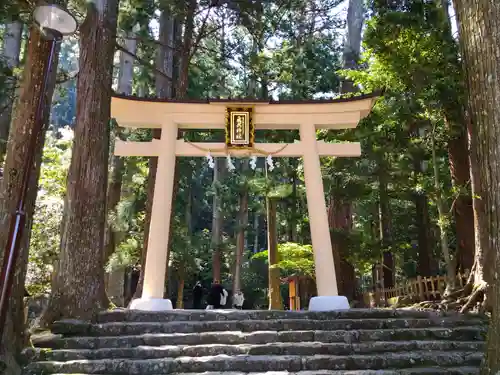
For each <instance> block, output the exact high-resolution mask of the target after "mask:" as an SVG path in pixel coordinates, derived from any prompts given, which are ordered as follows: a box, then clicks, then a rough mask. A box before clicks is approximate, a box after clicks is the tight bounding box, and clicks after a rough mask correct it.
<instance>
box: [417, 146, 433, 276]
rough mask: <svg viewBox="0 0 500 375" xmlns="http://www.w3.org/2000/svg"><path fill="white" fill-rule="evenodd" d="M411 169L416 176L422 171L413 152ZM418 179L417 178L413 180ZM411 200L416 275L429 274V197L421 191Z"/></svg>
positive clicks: (430, 265)
mask: <svg viewBox="0 0 500 375" xmlns="http://www.w3.org/2000/svg"><path fill="white" fill-rule="evenodd" d="M413 170H414V172H415V176H416V177H417V176H418V175H420V174H421V173H422V160H421V158H420V157H419V156H418V155H416V154H414V155H413ZM417 181H418V178H417V179H416V181H415V182H417ZM413 201H414V202H415V212H416V216H415V221H416V223H415V224H416V226H417V231H418V239H417V241H418V257H417V259H418V260H417V275H420V276H431V275H432V274H433V272H432V271H433V267H432V248H431V243H430V235H431V234H430V231H429V228H430V227H429V224H430V219H429V199H428V198H427V195H426V194H424V193H422V194H420V193H418V192H417V193H413Z"/></svg>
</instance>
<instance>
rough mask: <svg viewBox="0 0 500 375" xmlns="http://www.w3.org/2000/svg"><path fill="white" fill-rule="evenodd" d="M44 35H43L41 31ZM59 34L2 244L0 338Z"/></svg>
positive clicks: (53, 43)
mask: <svg viewBox="0 0 500 375" xmlns="http://www.w3.org/2000/svg"><path fill="white" fill-rule="evenodd" d="M42 38H43V35H42ZM59 40H60V38H57V37H54V38H52V39H50V40H48V43H49V46H50V53H49V57H48V59H47V61H46V64H45V70H44V72H43V78H42V86H41V87H40V94H39V97H38V104H37V109H36V113H35V120H34V123H33V131H32V132H31V138H30V142H29V145H28V150H27V155H26V159H25V163H24V173H23V177H22V185H21V186H22V187H21V191H20V194H19V200H18V203H17V206H16V212H15V213H14V214H13V215H12V218H11V220H10V230H9V237H8V238H9V239H8V242H7V245H6V246H5V251H4V257H3V264H2V273H1V277H0V280H1V282H2V284H1V285H0V289H1V290H0V293H1V294H0V341H1V339H2V337H3V332H4V328H5V319H6V316H7V309H8V305H9V297H10V295H11V292H12V285H13V281H14V276H15V269H16V267H15V266H16V262H17V258H18V256H19V247H20V244H21V238H22V236H23V232H24V225H25V222H26V212H25V211H24V206H25V202H26V195H27V193H28V187H29V182H30V178H31V172H32V169H33V163H34V159H35V152H36V146H37V142H38V136H39V135H40V133H41V131H42V130H43V128H44V126H45V124H44V121H43V120H44V119H43V115H44V102H45V100H44V99H45V95H46V90H47V86H48V83H49V79H50V70H51V69H52V63H53V61H54V56H55V51H56V46H57V43H58V41H59Z"/></svg>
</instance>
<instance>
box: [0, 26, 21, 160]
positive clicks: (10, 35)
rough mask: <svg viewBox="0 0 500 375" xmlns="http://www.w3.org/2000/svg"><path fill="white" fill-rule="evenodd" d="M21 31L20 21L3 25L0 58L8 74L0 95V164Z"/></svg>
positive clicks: (9, 111)
mask: <svg viewBox="0 0 500 375" xmlns="http://www.w3.org/2000/svg"><path fill="white" fill-rule="evenodd" d="M22 33H23V24H22V23H21V22H20V21H14V22H10V23H7V24H6V25H5V31H4V36H3V45H2V58H3V60H4V63H5V64H6V68H7V69H8V70H7V75H8V76H7V78H6V82H5V84H6V85H5V87H4V88H3V93H2V95H1V97H0V166H1V165H3V161H4V158H5V153H6V152H7V140H8V137H9V128H10V121H11V117H12V106H13V104H14V100H15V87H16V79H15V77H14V68H16V67H17V66H18V65H19V54H20V53H21V36H22Z"/></svg>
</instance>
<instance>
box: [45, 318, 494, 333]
mask: <svg viewBox="0 0 500 375" xmlns="http://www.w3.org/2000/svg"><path fill="white" fill-rule="evenodd" d="M293 325H296V327H295V328H294V327H293ZM475 326H477V327H483V326H486V324H484V323H483V322H482V321H481V320H479V319H475V320H474V319H470V320H463V321H456V320H451V319H420V318H419V319H411V320H408V319H403V318H396V319H392V318H391V319H384V320H382V319H363V320H359V319H335V320H328V321H325V320H314V319H308V320H305V319H270V320H244V321H239V320H225V321H196V322H192V321H187V322H181V321H173V322H112V323H100V324H90V323H86V322H78V321H58V322H54V323H53V325H52V327H51V332H52V333H53V334H60V335H63V336H65V337H75V336H91V337H99V336H121V335H123V334H129V335H130V334H134V333H135V332H134V331H138V330H145V331H150V332H151V331H153V330H158V331H159V332H157V333H176V332H175V330H179V331H182V332H178V333H198V332H219V331H220V330H219V329H218V327H221V328H222V329H224V328H226V327H227V328H233V329H237V330H241V331H242V332H252V331H255V330H267V331H277V332H280V331H291V330H307V329H309V330H313V329H315V328H320V327H323V329H322V330H325V331H326V330H327V331H334V330H339V329H342V328H344V327H347V328H348V329H347V330H359V329H403V328H450V327H475ZM165 331H167V332H165ZM169 331H172V332H169ZM226 331H227V329H226Z"/></svg>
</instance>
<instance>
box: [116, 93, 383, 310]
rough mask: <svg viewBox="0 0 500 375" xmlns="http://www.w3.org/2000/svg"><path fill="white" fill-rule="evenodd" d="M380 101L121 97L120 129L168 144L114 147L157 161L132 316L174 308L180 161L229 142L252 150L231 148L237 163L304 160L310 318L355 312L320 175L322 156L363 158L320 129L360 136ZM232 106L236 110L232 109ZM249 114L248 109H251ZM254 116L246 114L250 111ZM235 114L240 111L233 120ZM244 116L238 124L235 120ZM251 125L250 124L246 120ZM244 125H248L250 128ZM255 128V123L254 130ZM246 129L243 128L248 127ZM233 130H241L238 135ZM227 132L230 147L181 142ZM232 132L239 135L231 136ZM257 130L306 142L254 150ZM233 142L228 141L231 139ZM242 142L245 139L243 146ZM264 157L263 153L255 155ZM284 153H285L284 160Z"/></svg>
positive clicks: (215, 151) (354, 146)
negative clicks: (343, 289) (170, 275)
mask: <svg viewBox="0 0 500 375" xmlns="http://www.w3.org/2000/svg"><path fill="white" fill-rule="evenodd" d="M375 97H376V95H364V96H359V97H354V98H342V99H334V100H325V101H309V102H298V103H291V102H259V101H250V100H248V101H241V100H240V101H237V104H236V103H235V101H228V100H225V101H224V100H209V101H203V102H200V101H195V102H193V101H190V102H189V101H183V102H178V101H162V100H158V99H140V98H135V97H120V96H115V97H113V99H112V104H111V113H112V117H114V118H115V119H116V120H117V122H118V124H119V125H120V126H125V127H148V128H160V129H161V130H162V131H161V139H159V140H153V141H152V142H121V141H117V142H116V144H115V155H119V156H157V157H158V169H157V175H156V182H155V190H154V197H153V207H152V212H151V223H150V231H149V237H148V249H147V256H146V264H145V270H144V272H145V273H144V285H143V291H142V296H141V298H140V299H137V300H134V301H133V302H132V303H131V305H130V309H136V310H145V311H165V310H172V303H171V302H170V300H168V299H163V293H164V286H165V273H166V269H167V261H168V260H167V243H168V237H169V235H168V233H169V229H170V212H171V209H172V193H173V187H174V168H175V159H176V157H177V156H200V157H203V156H206V154H207V152H206V150H210V154H211V155H212V156H214V157H216V156H225V155H226V152H227V151H226V149H225V147H226V146H227V142H229V139H231V142H232V143H233V144H235V145H236V144H241V143H237V142H240V141H242V140H243V141H245V139H243V138H245V137H247V138H246V141H247V144H249V146H251V147H246V148H244V149H234V148H229V149H228V151H229V153H231V155H235V156H246V157H248V156H250V155H255V156H262V153H264V154H272V155H273V157H302V158H303V166H304V180H305V185H306V196H307V208H308V213H309V221H310V226H311V240H312V246H313V250H314V264H315V269H316V285H317V289H318V296H317V297H313V298H312V299H311V301H310V303H309V310H312V311H327V310H343V309H348V308H349V303H348V301H347V298H346V297H344V296H339V295H338V290H337V279H336V275H335V265H334V260H333V253H332V244H331V239H330V228H329V226H328V217H327V209H326V203H325V196H324V190H323V178H322V175H321V165H320V159H319V158H320V156H337V157H339V156H344V157H345V156H359V155H360V154H361V148H360V145H359V143H333V144H330V143H325V142H322V141H317V139H316V130H317V129H344V128H354V127H356V125H357V124H358V122H359V120H360V119H362V118H363V117H365V116H366V115H368V113H369V112H370V110H371V108H372V105H373V102H374V100H375ZM228 104H232V105H233V106H235V105H236V106H237V107H238V108H237V109H227V108H226V105H228ZM244 107H247V108H244ZM249 108H251V110H249V111H248V113H246V115H247V117H245V110H247V109H249ZM231 111H233V112H232V113H231ZM230 114H231V116H233V114H234V115H235V116H241V117H240V118H237V120H233V119H231V123H229V122H228V121H229V120H227V119H228V118H229V117H230ZM247 118H250V120H245V119H247ZM245 121H247V122H246V125H245ZM248 121H249V122H248ZM242 125H243V126H242ZM233 126H236V127H235V128H234V129H236V130H234V129H233ZM221 128H222V129H226V132H232V133H231V134H230V137H228V139H227V140H226V144H224V143H215V144H214V143H188V142H185V141H183V140H179V139H177V132H178V129H221ZM228 129H232V130H228ZM254 129H298V130H299V132H300V142H295V143H290V144H288V145H286V147H283V146H284V144H281V143H280V144H272V143H262V144H255V145H254V144H253V133H252V131H253V130H254ZM227 134H228V133H227ZM239 137H241V138H239ZM256 150H258V151H259V152H256ZM278 151H279V152H278Z"/></svg>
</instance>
